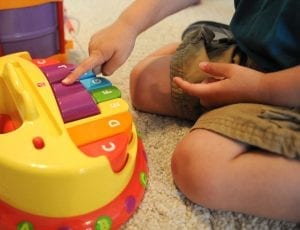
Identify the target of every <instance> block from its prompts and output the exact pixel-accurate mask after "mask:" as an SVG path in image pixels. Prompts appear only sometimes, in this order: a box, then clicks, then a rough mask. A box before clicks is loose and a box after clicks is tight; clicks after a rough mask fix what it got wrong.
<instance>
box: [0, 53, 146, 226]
mask: <svg viewBox="0 0 300 230" xmlns="http://www.w3.org/2000/svg"><path fill="white" fill-rule="evenodd" d="M97 106H98V107H99V109H100V111H101V113H100V114H97V115H94V116H90V117H86V118H82V119H79V120H74V121H71V122H67V123H66V122H64V121H63V119H62V116H61V112H60V109H59V107H58V105H57V101H56V98H55V96H54V95H53V91H52V89H51V85H50V83H49V82H48V80H47V79H46V77H45V75H44V74H43V72H42V71H41V70H40V69H39V68H38V67H37V66H36V65H35V64H33V63H32V61H31V58H30V56H29V54H28V53H25V52H24V53H18V54H13V55H7V56H3V57H1V58H0V115H2V116H9V118H10V121H11V123H12V126H13V128H12V129H11V130H9V131H5V130H2V133H1V132H0V181H1V185H0V201H1V202H3V206H1V203H0V229H3V228H4V227H6V228H8V226H9V224H13V225H15V227H11V226H10V227H11V229H18V227H19V228H20V227H22V226H23V227H24V229H27V228H28V229H43V228H42V227H47V229H52V228H50V227H49V226H52V225H51V224H52V223H53V229H59V226H60V224H62V223H64V224H65V223H66V220H69V222H70V223H69V226H72V224H73V223H75V225H77V224H76V217H79V216H83V215H85V216H86V218H87V219H86V220H82V218H81V223H82V224H83V225H82V226H86V229H90V228H88V227H95V229H96V227H97V218H98V219H99V218H100V217H101V215H102V214H103V212H102V211H103V210H101V212H100V211H99V210H100V209H101V208H103V207H106V206H108V205H110V204H111V203H113V202H114V200H116V199H117V197H118V196H120V194H121V193H122V192H123V191H124V190H126V188H127V187H128V185H129V184H130V181H131V180H132V178H133V176H134V172H135V171H136V168H137V166H138V165H137V164H138V162H137V157H138V156H137V155H138V154H141V153H142V152H143V149H141V148H142V145H141V143H139V142H140V140H139V138H138V136H137V133H136V129H135V126H134V124H133V120H132V116H131V114H130V112H129V111H128V105H127V103H126V102H125V101H124V100H123V99H121V98H115V99H112V100H108V101H105V102H101V103H98V104H97ZM0 121H1V120H0ZM0 126H1V125H0ZM2 126H4V123H3V124H2ZM97 141H98V142H97ZM91 144H94V145H97V148H99V149H101V151H102V152H101V153H100V152H99V154H98V153H97V154H96V155H95V156H91V155H89V154H86V153H85V150H86V149H87V151H89V149H90V148H93V150H92V151H98V149H96V148H94V147H93V146H92V147H90V146H86V145H91ZM118 148H119V150H118V152H116V151H117V149H118ZM99 151H100V150H99ZM111 152H115V153H113V154H114V156H113V157H114V158H113V159H112V160H109V159H110V158H109V157H111V156H109V154H111ZM142 155H143V154H142ZM140 162H142V167H141V171H140V172H136V173H138V174H137V175H138V177H139V178H140V179H141V178H142V179H141V184H140V185H141V186H140V189H139V191H140V192H139V193H140V198H141V197H142V194H143V193H144V186H145V183H144V182H145V176H146V174H147V168H146V165H145V162H144V160H142V161H140ZM114 164H117V166H115V168H114ZM138 186H139V185H138ZM127 189H128V188H127ZM137 200H138V199H137ZM137 203H138V202H136V204H135V207H137ZM7 206H8V207H9V208H10V209H11V210H14V211H15V212H16V213H17V214H16V215H15V216H22V215H23V214H24V215H25V216H26V215H27V214H29V217H28V218H31V217H32V219H31V220H29V219H28V220H26V219H20V220H16V219H15V218H12V217H9V216H5V215H6V214H5V213H4V212H5V210H6V208H7ZM97 210H98V212H99V216H97V218H96V219H95V218H94V216H93V218H94V219H93V218H92V217H91V218H89V217H88V214H89V213H94V214H93V215H95V213H96V214H97ZM25 213H26V214H25ZM104 213H105V211H104ZM108 213H109V212H108ZM3 215H4V216H5V218H4V217H2V216H3ZM1 217H2V218H1ZM9 218H12V219H13V220H12V221H11V223H2V222H1V221H3V220H5V219H6V222H7V221H9ZM126 218H128V217H126ZM126 218H125V219H126ZM111 219H112V220H111V224H110V225H109V226H110V227H112V228H114V227H117V226H118V225H119V223H116V224H115V225H114V220H113V218H111ZM34 221H36V224H35V223H34ZM51 221H52V222H51ZM88 221H89V222H90V223H92V224H90V225H91V226H90V225H87V222H88ZM42 222H43V223H42ZM84 222H85V223H84ZM120 222H124V220H122V221H120ZM45 223H47V225H43V224H45ZM20 224H21V225H20ZM84 224H85V225H84ZM75 225H74V226H75ZM1 226H3V228H1ZM25 227H26V228H25ZM48 227H49V228H48ZM44 229H45V228H44ZM78 229H85V228H83V227H78ZM99 229H101V228H99Z"/></svg>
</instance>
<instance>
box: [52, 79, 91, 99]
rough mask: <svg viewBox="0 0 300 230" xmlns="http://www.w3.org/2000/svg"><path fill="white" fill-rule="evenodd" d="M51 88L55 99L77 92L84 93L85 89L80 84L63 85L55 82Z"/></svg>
mask: <svg viewBox="0 0 300 230" xmlns="http://www.w3.org/2000/svg"><path fill="white" fill-rule="evenodd" d="M51 86H52V89H53V92H54V94H55V97H57V98H58V97H64V96H67V95H72V94H75V93H77V92H79V91H86V89H85V88H84V86H83V85H82V84H81V83H80V82H74V83H73V84H72V85H64V84H62V83H60V82H57V83H53V84H52V85H51Z"/></svg>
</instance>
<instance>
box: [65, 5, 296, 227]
mask: <svg viewBox="0 0 300 230" xmlns="http://www.w3.org/2000/svg"><path fill="white" fill-rule="evenodd" d="M131 2H132V1H130V0H110V1H107V0H81V1H79V0H76V1H73V0H65V7H66V8H67V12H68V15H69V16H70V17H72V18H73V22H74V26H75V27H76V29H77V30H78V34H77V35H76V39H77V40H78V42H79V44H80V46H82V47H83V48H84V49H85V50H86V49H87V44H88V41H89V38H90V36H91V35H92V34H93V33H94V32H95V31H96V30H98V29H99V28H102V27H104V26H106V25H108V24H110V23H111V22H112V21H113V20H115V18H116V17H117V16H118V15H119V13H120V12H121V11H122V10H123V9H124V8H125V7H126V6H127V5H128V4H130V3H131ZM232 13H233V0H203V2H202V4H201V5H198V6H196V7H191V8H189V9H186V10H184V11H181V12H179V13H177V14H175V15H172V16H170V17H168V18H167V19H165V20H163V21H162V22H160V23H159V24H157V25H155V26H154V27H152V28H151V29H149V30H148V31H146V32H144V33H143V34H142V35H141V36H140V37H139V38H138V40H137V42H136V46H135V49H134V51H133V53H132V55H131V56H130V58H129V59H128V61H127V62H126V63H125V64H124V65H123V66H122V67H121V68H120V69H119V70H118V71H117V72H116V73H115V74H114V75H113V76H111V77H110V78H109V79H110V80H111V81H112V83H113V84H114V85H116V86H117V87H118V88H119V89H121V91H122V97H123V98H124V99H125V100H127V102H128V103H129V104H130V98H129V88H128V87H129V77H128V76H129V73H130V71H131V69H132V67H133V66H134V65H135V64H136V63H137V62H138V61H139V60H140V59H142V58H143V57H144V56H145V55H146V54H148V53H149V52H152V51H154V50H155V49H157V48H159V47H161V46H162V45H164V44H167V43H169V42H173V41H178V40H179V39H180V35H181V32H182V31H183V29H184V28H185V27H186V26H187V25H188V24H190V23H191V22H194V21H197V20H215V21H220V22H223V23H228V22H229V20H230V18H231V15H232ZM136 20H138V18H137V19H136ZM79 25H80V27H79V28H78V26H79ZM85 52H86V51H85ZM85 55H86V54H84V52H82V51H81V50H80V48H79V46H78V44H76V46H75V49H74V50H71V51H70V59H71V60H72V61H74V62H77V63H78V62H80V61H81V60H82V59H83V58H84V57H85ZM132 113H133V115H134V118H135V123H136V125H137V128H138V130H139V132H140V134H141V136H142V138H143V142H144V145H145V148H146V152H147V155H148V162H149V170H150V175H149V184H148V188H147V191H146V194H145V197H144V200H143V202H142V204H141V205H140V207H139V209H138V211H137V212H136V214H135V215H134V216H133V218H131V219H130V221H129V222H128V223H127V224H126V225H125V226H124V229H146V230H148V229H149V230H150V229H153V230H158V229H163V230H168V229H172V230H174V229H180V230H183V229H217V230H218V229H264V230H266V229H296V227H295V225H294V224H292V223H287V222H280V221H275V220H269V219H264V218H258V217H252V216H247V215H244V214H239V213H231V212H221V211H213V210H208V209H206V208H204V207H201V206H199V205H195V204H193V203H191V202H189V201H188V200H187V199H185V198H184V196H183V195H182V194H181V193H180V192H179V191H178V190H177V189H176V188H175V186H174V184H173V182H172V177H171V171H170V159H171V154H172V152H173V149H174V148H175V145H176V143H177V142H178V141H179V140H180V139H181V138H182V136H183V135H184V134H185V133H186V132H187V131H188V129H189V127H190V125H191V124H189V123H187V122H183V121H180V120H177V119H173V118H168V117H162V116H156V115H152V114H146V113H141V112H138V111H134V110H133V109H132Z"/></svg>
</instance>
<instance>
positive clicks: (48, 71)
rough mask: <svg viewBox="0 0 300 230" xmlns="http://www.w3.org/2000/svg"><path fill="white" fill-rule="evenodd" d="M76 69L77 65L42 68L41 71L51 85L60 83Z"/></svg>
mask: <svg viewBox="0 0 300 230" xmlns="http://www.w3.org/2000/svg"><path fill="white" fill-rule="evenodd" d="M74 69H75V65H73V64H55V65H50V66H45V67H41V70H42V71H43V73H44V74H45V75H46V77H47V79H48V81H49V82H50V83H51V84H52V83H55V82H60V81H61V80H62V79H64V78H65V77H66V76H67V75H68V74H69V73H71V71H73V70H74Z"/></svg>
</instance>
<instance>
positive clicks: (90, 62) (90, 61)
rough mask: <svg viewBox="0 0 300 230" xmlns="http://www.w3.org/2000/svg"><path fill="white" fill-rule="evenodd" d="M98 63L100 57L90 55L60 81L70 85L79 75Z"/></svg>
mask: <svg viewBox="0 0 300 230" xmlns="http://www.w3.org/2000/svg"><path fill="white" fill-rule="evenodd" d="M99 62H100V63H99ZM100 65H101V59H98V57H96V56H90V57H88V58H87V59H85V60H84V61H83V62H82V63H81V64H80V65H78V66H77V67H76V69H75V70H73V71H72V72H71V73H70V74H69V75H68V76H67V77H66V78H65V79H63V80H62V83H63V84H66V85H70V84H72V83H74V82H75V81H76V80H77V79H78V78H79V77H80V76H81V75H83V74H84V73H86V72H87V71H89V70H91V69H94V68H95V67H96V66H100Z"/></svg>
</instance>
